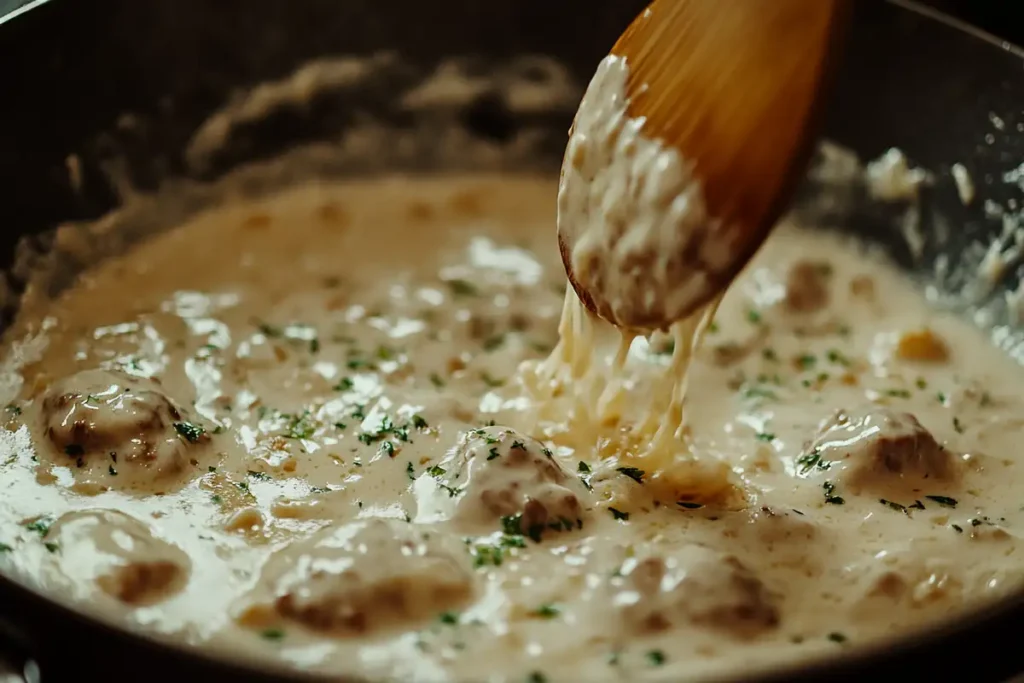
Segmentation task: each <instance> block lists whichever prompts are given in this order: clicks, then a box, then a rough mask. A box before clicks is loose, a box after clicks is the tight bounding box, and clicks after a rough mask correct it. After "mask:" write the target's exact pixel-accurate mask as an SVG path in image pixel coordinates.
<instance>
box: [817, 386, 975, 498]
mask: <svg viewBox="0 0 1024 683" xmlns="http://www.w3.org/2000/svg"><path fill="white" fill-rule="evenodd" d="M956 465H957V463H956V460H955V458H954V457H953V455H952V453H950V452H949V451H948V450H947V449H946V448H945V447H943V446H942V445H941V444H939V443H938V442H937V441H936V440H935V437H934V436H932V434H931V433H930V432H929V431H928V430H927V429H925V428H924V427H923V426H922V425H921V423H920V422H918V421H917V418H916V417H914V416H913V415H911V414H910V413H903V412H898V411H894V410H889V409H888V408H883V407H880V406H875V405H869V406H864V407H861V408H857V409H853V410H840V411H837V412H836V413H835V414H834V415H832V416H831V417H830V418H829V419H827V420H825V421H824V422H823V423H822V425H821V427H820V428H819V429H818V433H817V435H816V437H815V439H814V441H813V442H812V443H811V444H810V445H809V446H808V448H807V449H806V452H805V454H804V455H803V456H802V457H801V458H800V459H799V460H798V470H799V471H800V473H801V474H813V473H821V472H829V473H834V475H835V476H836V477H837V478H838V479H839V480H840V481H842V482H844V483H847V484H850V485H851V487H852V488H854V489H855V490H856V489H858V488H862V487H870V486H872V485H890V484H893V483H898V482H901V481H906V482H908V483H911V484H919V483H920V482H921V481H922V480H939V481H948V480H951V479H953V478H955V476H956V474H957V467H956Z"/></svg>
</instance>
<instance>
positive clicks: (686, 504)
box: [676, 500, 704, 510]
mask: <svg viewBox="0 0 1024 683" xmlns="http://www.w3.org/2000/svg"><path fill="white" fill-rule="evenodd" d="M676 505H678V506H679V507H681V508H683V509H684V510H700V509H701V508H702V507H704V504H703V503H694V502H693V501H689V500H680V501H677V502H676Z"/></svg>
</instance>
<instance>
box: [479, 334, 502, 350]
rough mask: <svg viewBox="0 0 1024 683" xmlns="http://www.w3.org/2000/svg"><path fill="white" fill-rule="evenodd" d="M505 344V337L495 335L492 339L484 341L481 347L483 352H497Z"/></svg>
mask: <svg viewBox="0 0 1024 683" xmlns="http://www.w3.org/2000/svg"><path fill="white" fill-rule="evenodd" d="M504 344H505V335H504V334H496V335H494V336H492V337H488V338H487V339H484V343H483V347H484V351H497V350H498V349H500V348H501V347H502V346H504Z"/></svg>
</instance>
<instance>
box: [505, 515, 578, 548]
mask: <svg viewBox="0 0 1024 683" xmlns="http://www.w3.org/2000/svg"><path fill="white" fill-rule="evenodd" d="M566 521H567V522H568V520H566ZM568 523H569V528H570V529H571V528H572V526H571V525H572V522H568ZM501 530H502V531H503V532H504V533H506V534H508V535H510V536H527V537H529V539H530V540H531V541H533V542H534V543H540V541H541V538H542V536H543V535H544V525H543V524H531V525H530V527H529V528H528V529H526V530H525V531H524V530H523V515H522V513H516V514H514V515H506V516H504V517H502V518H501Z"/></svg>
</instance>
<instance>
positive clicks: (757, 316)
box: [747, 308, 761, 325]
mask: <svg viewBox="0 0 1024 683" xmlns="http://www.w3.org/2000/svg"><path fill="white" fill-rule="evenodd" d="M747 320H748V321H749V322H751V323H753V324H755V325H759V324H760V323H761V313H760V311H757V310H755V309H753V308H752V309H750V310H749V311H747Z"/></svg>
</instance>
